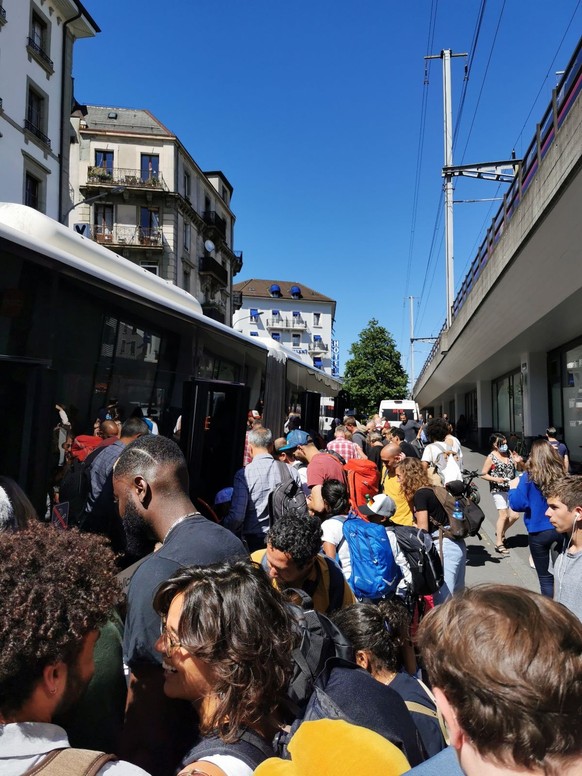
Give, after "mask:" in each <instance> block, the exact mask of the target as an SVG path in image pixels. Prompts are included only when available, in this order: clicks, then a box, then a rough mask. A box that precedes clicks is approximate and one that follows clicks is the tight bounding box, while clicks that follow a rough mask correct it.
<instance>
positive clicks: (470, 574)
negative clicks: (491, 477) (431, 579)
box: [463, 447, 540, 593]
mask: <svg viewBox="0 0 582 776" xmlns="http://www.w3.org/2000/svg"><path fill="white" fill-rule="evenodd" d="M484 461H485V456H484V455H482V454H481V453H477V452H474V451H472V450H471V449H470V448H468V447H463V465H464V467H465V469H470V470H475V469H476V470H477V471H479V472H480V471H481V469H482V468H483V462H484ZM474 482H475V484H476V485H477V487H478V488H479V492H480V494H481V502H480V504H479V506H480V507H481V509H482V510H483V511H484V512H485V521H484V523H483V525H482V527H481V541H479V538H478V537H477V536H475V537H473V538H468V539H466V540H465V541H466V544H467V576H466V584H467V586H468V587H471V586H473V585H478V584H480V583H481V582H495V583H496V584H506V585H519V587H525V588H526V589H527V590H533V591H534V592H536V593H539V592H540V587H539V583H538V578H537V574H536V572H535V570H534V569H532V568H531V567H530V565H529V549H528V546H527V531H526V529H525V525H524V523H523V519H521V520H518V522H517V523H515V524H514V525H513V526H512V527H511V528H510V529H509V531H508V533H507V548H508V549H509V550H510V555H509V556H507V557H504V556H502V555H499V554H498V553H496V552H495V523H496V521H497V510H496V509H495V506H494V505H493V498H492V497H491V494H490V493H489V483H488V482H485V481H484V480H481V479H475V480H474Z"/></svg>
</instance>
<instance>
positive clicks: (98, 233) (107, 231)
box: [93, 224, 163, 249]
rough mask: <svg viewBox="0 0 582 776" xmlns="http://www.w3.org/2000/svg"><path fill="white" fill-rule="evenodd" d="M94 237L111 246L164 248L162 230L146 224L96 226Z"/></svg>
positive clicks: (96, 240)
mask: <svg viewBox="0 0 582 776" xmlns="http://www.w3.org/2000/svg"><path fill="white" fill-rule="evenodd" d="M93 239H94V240H95V242H98V243H101V244H102V245H108V246H111V247H114V246H115V247H122V248H123V247H127V248H157V249H160V248H163V239H162V230H161V229H159V228H150V227H144V226H126V225H123V224H115V225H114V226H113V227H108V226H94V227H93Z"/></svg>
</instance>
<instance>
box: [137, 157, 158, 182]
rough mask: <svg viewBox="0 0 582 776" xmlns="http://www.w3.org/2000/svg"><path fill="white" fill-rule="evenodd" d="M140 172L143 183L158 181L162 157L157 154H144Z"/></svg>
mask: <svg viewBox="0 0 582 776" xmlns="http://www.w3.org/2000/svg"><path fill="white" fill-rule="evenodd" d="M140 171H141V179H142V181H152V180H157V179H158V177H159V174H160V157H159V156H158V155H157V154H142V155H141V168H140Z"/></svg>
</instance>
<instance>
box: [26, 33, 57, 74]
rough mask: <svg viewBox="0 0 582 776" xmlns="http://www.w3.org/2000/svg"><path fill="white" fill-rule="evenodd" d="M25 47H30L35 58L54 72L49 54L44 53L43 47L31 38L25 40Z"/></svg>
mask: <svg viewBox="0 0 582 776" xmlns="http://www.w3.org/2000/svg"><path fill="white" fill-rule="evenodd" d="M26 45H27V47H28V49H30V52H31V54H33V55H34V56H35V57H36V59H39V60H40V61H41V63H42V64H43V65H44V66H45V67H46V68H47V69H48V70H51V71H52V72H54V69H55V67H54V63H53V61H52V59H51V58H50V57H49V55H48V54H47V53H46V51H45V50H44V49H42V48H41V47H40V46H39V45H38V43H37V42H36V41H35V40H33V39H32V38H28V41H27V44H26Z"/></svg>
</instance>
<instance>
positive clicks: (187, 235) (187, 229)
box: [184, 221, 190, 253]
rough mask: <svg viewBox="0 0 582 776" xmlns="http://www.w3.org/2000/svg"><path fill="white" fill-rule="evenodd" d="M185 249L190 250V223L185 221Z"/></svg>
mask: <svg viewBox="0 0 582 776" xmlns="http://www.w3.org/2000/svg"><path fill="white" fill-rule="evenodd" d="M184 250H185V251H188V253H189V252H190V224H189V223H188V222H187V221H184Z"/></svg>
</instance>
